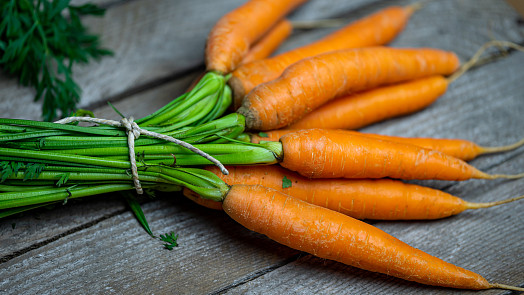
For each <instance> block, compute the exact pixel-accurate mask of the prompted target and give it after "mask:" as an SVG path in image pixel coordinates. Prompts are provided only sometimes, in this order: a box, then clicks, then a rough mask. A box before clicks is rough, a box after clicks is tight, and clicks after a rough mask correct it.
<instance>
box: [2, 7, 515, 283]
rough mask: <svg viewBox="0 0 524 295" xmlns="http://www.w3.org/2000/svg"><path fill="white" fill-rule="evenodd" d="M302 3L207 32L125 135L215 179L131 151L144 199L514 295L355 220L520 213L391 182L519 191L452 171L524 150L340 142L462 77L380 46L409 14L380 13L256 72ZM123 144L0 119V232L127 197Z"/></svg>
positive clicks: (370, 139)
mask: <svg viewBox="0 0 524 295" xmlns="http://www.w3.org/2000/svg"><path fill="white" fill-rule="evenodd" d="M304 2H305V0H250V1H247V2H246V3H245V4H244V5H242V6H240V7H239V8H237V9H235V10H233V11H231V12H230V13H228V14H226V15H225V16H224V17H222V18H221V19H220V20H219V21H218V23H217V24H216V25H215V27H214V28H213V29H212V31H211V33H210V34H209V38H208V42H207V45H206V50H205V60H206V65H207V73H206V74H205V75H204V76H203V78H202V79H201V80H200V81H199V82H198V83H197V84H196V85H195V86H194V87H193V88H192V90H191V91H189V92H188V93H187V94H184V95H182V96H180V97H179V98H177V99H175V100H173V102H172V103H170V104H169V105H167V106H165V107H164V108H162V109H160V110H159V111H157V112H155V113H154V114H152V115H150V116H147V117H145V118H142V119H139V120H137V121H136V123H137V124H138V126H140V127H141V128H144V129H148V130H151V131H155V132H158V133H162V134H166V135H169V136H172V137H174V138H178V139H181V140H184V141H186V142H189V143H191V144H194V146H195V147H197V148H198V149H200V150H202V151H204V152H206V153H207V154H209V155H210V156H212V157H214V158H215V159H216V160H218V161H219V162H220V163H221V164H225V165H228V166H227V171H226V170H224V169H221V170H219V169H217V168H216V167H213V166H209V164H210V163H211V162H210V160H209V159H207V158H203V157H201V156H199V155H195V154H193V152H191V151H189V150H187V149H185V148H183V147H180V146H177V145H175V144H171V143H165V142H163V141H162V140H157V139H150V138H144V139H142V138H140V139H137V140H136V146H137V148H136V151H137V158H138V159H139V161H138V162H137V163H136V166H138V174H139V178H141V179H142V182H143V185H144V187H146V188H150V189H156V190H164V191H175V190H180V189H183V190H184V195H185V196H187V197H188V198H190V199H192V200H194V201H195V202H197V203H199V204H202V205H204V206H207V207H210V208H214V209H220V210H224V212H226V213H227V214H228V215H229V216H231V217H232V218H233V219H234V220H236V221H238V222H239V223H240V224H242V225H244V226H245V227H247V228H248V229H251V230H253V231H256V232H259V233H262V234H264V235H266V236H268V237H269V238H271V239H273V240H275V241H277V242H279V243H282V244H284V245H287V246H289V247H291V248H294V249H298V250H301V251H305V252H308V253H311V254H313V255H316V256H318V257H322V258H326V259H332V260H335V261H339V262H342V263H345V264H348V265H352V266H355V267H359V268H362V269H366V270H370V271H376V272H381V273H386V274H388V275H392V276H395V277H399V278H403V279H406V280H410V281H415V282H419V283H423V284H428V285H436V286H444V287H452V288H462V289H473V290H478V289H489V288H503V289H511V290H524V289H522V288H518V287H512V286H507V285H503V284H497V283H490V282H488V281H487V280H486V279H484V278H483V277H482V276H480V275H479V274H476V273H474V272H471V271H469V270H466V269H463V268H460V267H457V266H454V265H452V264H449V263H447V262H445V261H442V260H440V259H438V258H436V257H433V256H431V255H429V254H427V253H424V252H423V251H420V250H418V249H415V248H413V247H411V246H409V245H407V244H405V243H403V242H402V241H400V240H398V239H396V238H394V237H392V236H391V235H388V234H387V233H385V232H383V231H381V230H379V229H377V228H375V227H373V226H371V225H369V224H367V223H365V222H362V221H360V219H383V220H410V219H437V218H444V217H447V216H451V215H455V214H459V213H460V212H462V211H464V210H468V209H479V208H486V207H491V206H495V205H500V204H504V203H508V202H513V201H517V200H519V199H522V198H523V197H524V196H517V197H514V198H511V199H507V200H503V201H498V202H491V203H471V202H466V201H464V200H462V199H459V198H457V197H455V196H452V195H450V194H447V193H444V192H442V191H439V190H435V189H430V188H427V187H423V186H419V185H415V184H406V183H404V182H402V181H401V180H407V179H439V180H468V179H472V178H481V179H495V178H520V177H524V173H523V174H518V175H498V174H497V175H491V174H487V173H485V172H482V171H480V170H478V169H476V168H475V167H473V166H471V165H469V164H468V163H467V162H466V161H468V160H471V159H473V158H475V157H476V156H478V155H481V154H485V153H492V152H502V151H507V150H511V149H515V148H518V147H520V146H522V145H524V140H521V141H519V142H517V143H515V144H512V145H509V146H503V147H481V146H478V145H476V144H475V143H473V142H469V141H464V140H456V139H431V138H401V137H392V136H382V135H375V134H364V133H360V132H357V131H350V130H347V129H357V128H360V127H363V126H366V125H369V124H371V123H375V122H378V121H381V120H385V119H388V118H392V117H396V116H400V115H405V114H408V113H412V112H414V111H417V110H420V109H422V108H424V107H426V106H428V105H429V104H431V103H432V102H434V101H435V100H436V99H437V98H438V97H439V96H441V95H442V94H443V93H444V92H445V91H446V88H447V85H448V84H449V83H450V82H451V81H453V80H454V79H456V78H457V76H458V75H459V74H462V73H463V71H458V72H457V70H458V69H459V66H460V65H459V60H458V58H457V56H456V55H455V54H454V53H452V52H446V51H443V50H438V49H431V48H423V49H398V48H397V49H395V48H389V47H386V46H384V45H385V44H387V43H388V42H390V41H391V40H393V39H394V38H395V36H397V35H398V34H399V33H400V32H401V31H402V29H403V27H404V26H405V25H406V23H407V22H408V20H409V18H410V16H411V15H412V14H413V13H414V12H415V11H416V10H417V9H420V5H419V4H415V5H411V6H407V7H388V8H385V9H383V10H381V11H378V12H376V13H375V14H372V15H370V16H368V17H366V18H363V19H361V20H358V21H356V22H354V23H351V24H349V25H347V26H345V27H343V28H341V29H339V30H337V31H336V32H334V33H332V34H330V35H328V36H326V37H325V38H323V39H321V40H319V41H317V42H314V43H312V44H309V45H306V46H303V47H300V48H297V49H294V50H291V51H288V52H285V53H282V54H280V55H276V56H274V57H270V58H267V56H268V55H269V54H271V52H273V50H275V48H277V47H278V45H279V44H280V43H281V42H283V41H284V40H285V38H286V37H287V36H288V35H289V34H290V32H291V29H292V27H293V24H292V23H290V22H289V21H287V20H286V19H285V16H286V15H287V14H288V13H289V12H291V11H292V10H293V9H295V8H297V7H298V6H300V5H301V4H303V3H304ZM457 73H459V74H457ZM228 109H229V111H228ZM231 110H233V112H232V113H230V114H227V115H226V113H228V112H231ZM254 131H255V132H254ZM258 131H264V132H261V133H258V134H257V133H256V132H258ZM122 135H123V132H122V131H121V130H120V131H119V130H118V129H116V128H112V127H107V126H93V127H80V126H74V125H60V124H53V123H43V122H34V121H24V120H9V119H0V160H2V161H4V162H2V163H7V164H2V165H4V167H3V169H4V170H3V171H8V172H9V173H7V172H3V173H2V182H4V184H2V185H1V186H0V191H1V193H0V217H1V216H7V215H10V214H14V213H17V212H21V211H24V210H29V209H33V208H36V207H38V206H42V205H46V204H50V203H56V202H60V201H62V200H64V199H65V200H67V198H75V197H83V196H87V195H92V194H98V193H103V192H113V191H125V190H131V189H133V185H132V184H131V176H130V175H129V172H128V167H130V165H131V164H132V163H131V161H130V160H129V159H128V155H127V153H128V147H127V142H126V140H125V138H123V137H122ZM73 137H74V138H75V139H74V140H78V138H80V139H81V140H80V141H79V142H80V143H79V142H73V141H74V140H73ZM8 161H10V162H8ZM13 163H14V164H13ZM16 163H19V164H16ZM258 164H262V165H258ZM276 164H278V165H276ZM35 165H36V166H35ZM237 165H243V166H237ZM255 165H256V166H255ZM195 166H206V167H204V169H202V168H194V167H195ZM9 169H11V170H9ZM38 169H40V170H38ZM18 172H23V173H21V174H19V173H18ZM57 175H58V176H60V175H65V176H67V179H62V178H61V183H60V185H64V184H65V183H66V182H68V184H71V185H73V186H71V187H68V188H63V187H62V188H61V187H60V185H58V184H57V183H56V184H55V183H54V182H53V179H56V177H57ZM28 179H29V180H30V181H29V182H24V181H25V180H28ZM1 210H4V211H1ZM422 270H424V271H422ZM425 274H430V275H425Z"/></svg>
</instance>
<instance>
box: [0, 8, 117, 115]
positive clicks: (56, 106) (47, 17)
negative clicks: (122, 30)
mask: <svg viewBox="0 0 524 295" xmlns="http://www.w3.org/2000/svg"><path fill="white" fill-rule="evenodd" d="M69 2H70V0H38V1H32V0H0V11H1V22H0V67H2V68H3V70H4V71H5V72H6V73H8V74H11V75H14V76H16V77H18V79H19V82H20V84H22V85H24V86H32V87H35V89H36V94H35V101H36V100H39V99H41V98H42V97H43V106H42V117H43V119H44V120H46V121H51V120H53V119H54V118H56V117H57V110H60V111H61V115H62V116H64V115H69V114H70V113H71V112H72V111H74V110H75V109H76V105H77V103H78V102H79V100H80V92H81V90H80V87H79V86H78V84H77V83H76V82H75V81H74V80H73V66H74V65H75V64H86V63H88V62H89V61H90V59H99V58H101V57H102V56H105V55H111V54H112V52H111V51H109V50H107V49H102V48H100V40H99V38H98V36H95V35H90V34H88V33H87V30H86V28H85V27H84V25H83V24H82V22H81V17H82V16H86V15H94V16H102V15H103V14H104V12H105V10H104V9H102V8H100V7H97V6H95V5H93V4H84V5H81V6H74V5H70V4H69ZM66 12H67V13H66Z"/></svg>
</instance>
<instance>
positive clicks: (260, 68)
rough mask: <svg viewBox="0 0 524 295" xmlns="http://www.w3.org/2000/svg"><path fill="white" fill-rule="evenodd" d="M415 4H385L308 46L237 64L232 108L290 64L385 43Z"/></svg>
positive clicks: (399, 26) (234, 74)
mask: <svg viewBox="0 0 524 295" xmlns="http://www.w3.org/2000/svg"><path fill="white" fill-rule="evenodd" d="M417 7H418V5H410V6H406V7H397V6H393V7H388V8H385V9H383V10H380V11H378V12H376V13H374V14H372V15H370V16H367V17H365V18H363V19H360V20H358V21H356V22H353V23H351V24H349V25H347V26H345V27H343V28H341V29H339V30H337V31H336V32H334V33H332V34H330V35H328V36H326V37H324V38H323V39H321V40H318V41H316V42H314V43H311V44H309V45H306V46H303V47H299V48H297V49H294V50H291V51H288V52H285V53H282V54H279V55H277V56H275V57H273V58H269V59H264V60H260V61H257V62H253V63H249V64H245V65H241V66H239V67H238V68H237V69H235V71H233V73H232V77H231V79H230V80H229V83H230V86H231V88H232V89H233V93H234V101H235V102H234V105H235V109H237V108H239V107H240V105H241V103H242V99H243V98H244V96H245V95H246V94H247V93H249V92H250V91H251V90H252V89H253V88H255V86H257V85H260V84H262V83H265V82H268V81H271V80H274V79H276V78H277V77H278V76H280V74H282V72H283V71H284V70H285V69H286V68H287V67H288V66H290V65H291V64H293V63H295V62H297V61H299V60H301V59H304V58H308V57H312V56H315V55H319V54H322V53H326V52H330V51H335V50H341V49H350V48H358V47H366V46H377V45H384V44H387V43H389V42H390V41H391V40H393V38H395V37H396V36H397V35H398V34H399V33H400V31H402V29H403V28H404V26H405V25H406V23H407V21H408V19H409V17H410V16H411V14H412V13H413V11H414V10H415V9H417Z"/></svg>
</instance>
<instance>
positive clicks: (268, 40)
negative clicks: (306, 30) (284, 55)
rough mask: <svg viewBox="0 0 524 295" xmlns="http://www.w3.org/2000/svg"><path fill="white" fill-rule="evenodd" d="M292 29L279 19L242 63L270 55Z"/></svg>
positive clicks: (191, 87) (203, 73)
mask: <svg viewBox="0 0 524 295" xmlns="http://www.w3.org/2000/svg"><path fill="white" fill-rule="evenodd" d="M292 29H293V27H292V25H291V22H290V21H288V20H285V19H284V20H281V21H279V22H278V23H277V24H276V25H275V26H274V27H273V28H271V29H270V30H269V32H267V33H266V34H265V35H264V36H262V38H260V40H258V41H257V42H256V43H255V44H254V45H253V47H251V48H250V49H249V51H248V53H247V54H246V55H245V56H244V59H243V60H242V63H247V62H251V61H255V60H259V59H264V58H266V57H268V56H269V55H271V53H273V51H275V50H276V49H277V47H278V46H279V45H280V43H282V42H283V41H284V40H285V39H286V38H287V37H288V36H289V34H291V31H292ZM205 74H206V72H202V73H201V74H200V75H198V77H197V78H196V79H194V80H193V82H191V84H190V85H189V87H188V89H187V90H186V92H189V91H191V90H192V89H193V88H194V87H195V86H196V84H197V83H198V82H199V81H200V79H201V78H202V77H203V76H204V75H205Z"/></svg>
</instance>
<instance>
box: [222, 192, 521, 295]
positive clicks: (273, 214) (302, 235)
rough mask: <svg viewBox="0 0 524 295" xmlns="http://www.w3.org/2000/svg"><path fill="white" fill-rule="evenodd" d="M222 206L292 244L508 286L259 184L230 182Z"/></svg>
mask: <svg viewBox="0 0 524 295" xmlns="http://www.w3.org/2000/svg"><path fill="white" fill-rule="evenodd" d="M223 208H224V211H225V212H226V213H227V214H228V215H229V216H230V217H231V218H233V219H234V220H236V221H237V222H238V223H240V224H242V225H243V226H245V227H246V228H248V229H250V230H252V231H255V232H258V233H261V234H264V235H266V236H268V237H269V238H270V239H272V240H274V241H277V242H279V243H281V244H284V245H286V246H288V247H291V248H293V249H297V250H300V251H305V252H307V253H311V254H313V255H315V256H318V257H321V258H325V259H331V260H335V261H338V262H342V263H344V264H347V265H351V266H355V267H358V268H361V269H365V270H369V271H374V272H380V273H384V274H388V275H391V276H394V277H398V278H402V279H405V280H410V281H415V282H418V283H422V284H426V285H434V286H443V287H451V288H462V289H473V290H480V289H490V288H511V289H513V290H524V289H523V288H517V287H511V286H506V285H501V284H491V283H489V282H488V281H487V280H486V279H485V278H483V277H482V276H480V275H479V274H476V273H474V272H471V271H469V270H466V269H463V268H460V267H458V266H455V265H453V264H450V263H447V262H445V261H443V260H441V259H439V258H436V257H434V256H431V255H429V254H427V253H425V252H423V251H421V250H419V249H416V248H413V247H411V246H409V245H408V244H406V243H404V242H402V241H400V240H399V239H397V238H395V237H393V236H391V235H389V234H387V233H385V232H384V231H382V230H380V229H378V228H376V227H374V226H372V225H369V224H367V223H365V222H362V221H359V220H357V219H354V218H351V217H349V216H346V215H344V214H341V213H338V212H335V211H332V210H329V209H326V208H322V207H319V206H316V205H312V204H309V203H306V202H304V201H301V200H298V199H295V198H293V197H291V196H289V195H286V194H283V193H281V192H279V191H277V190H273V189H270V188H266V187H263V186H260V185H255V186H250V185H233V186H232V187H231V189H230V190H229V192H228V193H227V195H226V197H225V199H224V202H223Z"/></svg>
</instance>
